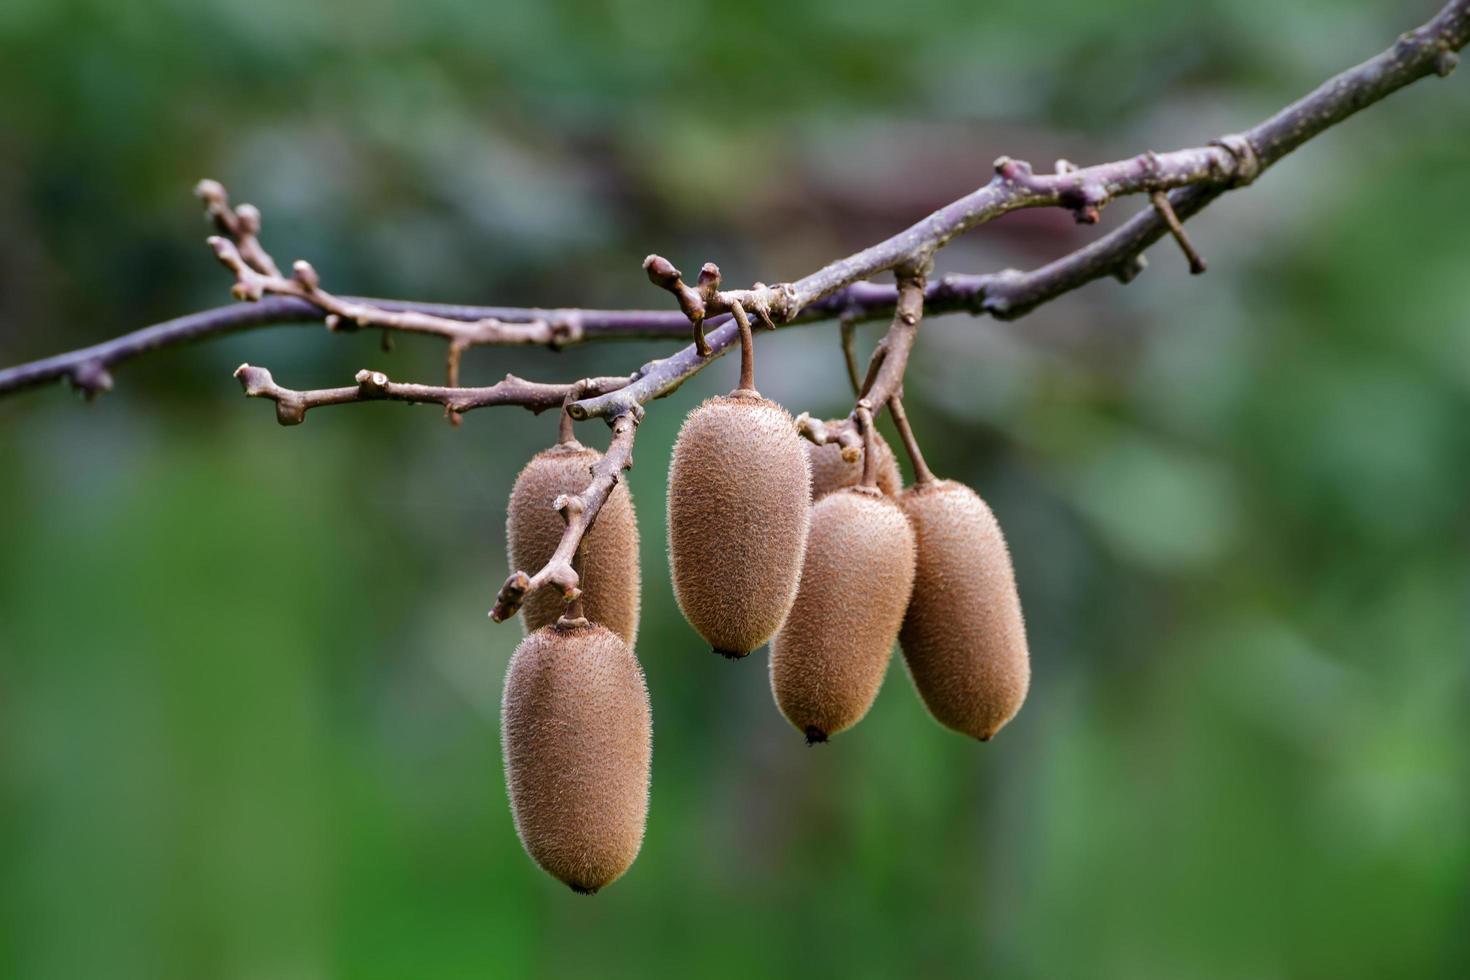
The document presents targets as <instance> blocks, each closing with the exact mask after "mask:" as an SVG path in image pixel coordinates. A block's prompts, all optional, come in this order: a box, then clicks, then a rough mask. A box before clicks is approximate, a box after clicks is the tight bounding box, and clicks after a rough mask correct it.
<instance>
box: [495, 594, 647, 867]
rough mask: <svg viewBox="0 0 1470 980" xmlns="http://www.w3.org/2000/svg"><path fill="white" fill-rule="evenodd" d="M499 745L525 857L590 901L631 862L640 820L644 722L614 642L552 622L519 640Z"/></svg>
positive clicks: (640, 684)
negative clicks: (529, 857)
mask: <svg viewBox="0 0 1470 980" xmlns="http://www.w3.org/2000/svg"><path fill="white" fill-rule="evenodd" d="M500 724H501V746H502V751H503V752H504V753H505V782H506V786H507V788H508V789H509V791H510V806H511V814H512V816H513V817H514V818H515V825H516V833H517V834H518V835H519V836H520V839H521V843H522V845H524V846H525V848H526V853H527V854H529V855H531V857H532V858H533V859H534V860H535V861H536V863H537V864H539V865H540V866H541V867H542V868H543V869H544V870H545V871H546V872H547V873H548V874H551V875H552V876H554V877H556V878H558V879H560V880H561V881H563V882H565V883H566V884H567V885H569V886H571V888H572V889H573V890H574V891H577V892H582V893H585V894H591V893H593V892H595V891H597V890H598V889H599V888H603V887H605V886H607V885H609V884H611V883H612V882H614V881H616V880H617V879H618V877H619V876H621V875H622V874H623V872H624V871H626V870H628V867H629V866H630V865H631V864H632V863H633V859H634V858H636V857H637V856H638V850H639V848H640V847H641V846H642V844H643V828H644V824H645V823H646V822H647V818H648V782H649V774H650V766H651V764H652V760H653V716H652V711H651V710H650V708H649V704H648V687H647V684H646V683H645V682H644V679H643V669H642V668H641V667H640V666H639V664H638V660H637V658H636V657H635V656H634V655H633V651H632V650H631V649H630V648H629V647H628V645H627V644H626V643H624V642H623V640H622V638H620V637H619V636H618V635H617V634H616V633H613V632H612V631H611V630H609V629H607V628H606V627H604V626H599V625H597V624H595V623H589V622H587V621H586V620H585V619H583V620H571V621H568V620H562V621H560V622H559V623H557V624H556V625H553V626H545V627H542V628H541V629H539V630H536V631H535V632H534V633H532V634H530V635H529V636H527V637H526V638H525V639H524V640H522V641H521V644H520V646H518V647H517V648H516V652H515V655H514V656H513V657H512V658H511V662H510V668H509V670H508V671H507V672H506V676H505V695H504V697H503V699H502V702H501V712H500Z"/></svg>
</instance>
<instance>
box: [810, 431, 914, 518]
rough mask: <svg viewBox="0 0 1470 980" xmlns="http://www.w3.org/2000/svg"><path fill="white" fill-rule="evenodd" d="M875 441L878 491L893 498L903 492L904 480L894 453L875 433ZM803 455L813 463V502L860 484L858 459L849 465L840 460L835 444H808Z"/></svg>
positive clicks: (861, 462) (840, 452) (845, 461)
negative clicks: (876, 444) (805, 454)
mask: <svg viewBox="0 0 1470 980" xmlns="http://www.w3.org/2000/svg"><path fill="white" fill-rule="evenodd" d="M838 424H840V423H839V422H837V421H836V420H833V421H830V422H827V423H826V425H827V426H829V427H833V426H836V425H838ZM874 439H875V440H876V442H877V443H878V489H879V490H882V491H883V492H884V493H885V494H886V495H888V496H890V497H896V496H898V493H899V491H900V490H902V489H903V476H902V475H901V474H900V473H899V471H898V460H896V459H895V458H894V456H893V450H892V449H890V448H889V446H888V443H887V442H885V441H884V439H883V437H882V436H881V435H878V434H877V433H874ZM806 451H807V455H808V456H810V457H811V463H812V500H813V501H817V500H821V499H822V498H823V497H825V496H827V494H829V493H831V492H833V491H834V490H841V489H843V488H844V487H855V486H857V485H858V484H859V483H861V482H863V460H862V457H861V456H859V457H858V458H857V459H855V460H853V461H852V462H848V461H847V460H845V459H843V458H842V447H841V446H839V445H838V444H837V443H835V442H827V443H823V444H822V445H820V446H819V445H817V444H816V443H813V442H808V443H807V447H806Z"/></svg>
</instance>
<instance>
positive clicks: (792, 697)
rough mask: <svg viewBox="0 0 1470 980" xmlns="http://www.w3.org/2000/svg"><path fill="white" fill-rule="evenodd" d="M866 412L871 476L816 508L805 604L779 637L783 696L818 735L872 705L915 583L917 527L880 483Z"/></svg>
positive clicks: (800, 725)
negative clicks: (915, 533)
mask: <svg viewBox="0 0 1470 980" xmlns="http://www.w3.org/2000/svg"><path fill="white" fill-rule="evenodd" d="M859 414H860V416H861V417H862V425H863V429H864V452H863V459H864V465H863V476H862V480H861V482H860V483H859V485H858V486H855V487H848V488H845V489H841V490H837V491H836V492H833V493H830V494H828V495H827V496H825V497H823V498H821V499H820V500H818V501H817V503H816V505H815V506H814V507H813V508H812V527H811V533H810V536H809V538H808V540H807V550H806V560H805V563H804V564H803V566H802V570H801V585H800V588H799V589H798V591H797V595H796V603H795V605H794V606H792V609H791V614H790V615H789V616H788V617H787V618H786V622H785V623H784V624H783V625H782V626H781V630H780V632H779V633H777V634H776V639H775V640H774V641H772V643H771V690H772V693H773V694H774V695H775V698H776V704H777V706H778V707H780V709H781V713H782V714H783V715H785V716H786V719H787V720H788V721H790V722H791V724H792V725H794V726H795V727H796V729H797V731H799V732H801V733H802V734H804V735H805V736H806V739H807V742H808V744H814V743H818V742H825V741H827V739H828V738H830V737H831V736H833V735H835V734H837V733H838V732H841V731H844V730H845V729H848V728H851V727H852V726H853V725H855V724H857V722H858V721H860V720H861V719H862V717H863V716H864V715H865V714H867V712H868V709H869V708H870V707H871V706H872V704H873V701H874V699H875V698H876V697H877V696H878V690H879V688H880V687H881V686H882V684H883V676H884V674H885V673H886V672H887V670H888V661H889V658H890V655H891V654H892V651H893V644H894V641H895V640H897V639H898V632H899V627H900V626H901V625H902V623H903V618H904V611H905V609H907V608H908V605H909V593H910V591H911V590H912V588H913V584H914V566H915V552H914V534H913V531H911V530H910V529H909V522H908V520H907V519H906V518H905V517H904V513H903V511H902V510H900V509H899V506H898V504H897V503H895V502H894V501H893V500H892V499H891V498H889V497H887V496H885V495H884V494H883V493H882V492H881V491H880V490H879V489H878V488H877V485H876V483H877V472H878V468H879V467H878V461H877V457H878V453H877V452H876V444H877V440H876V439H875V438H874V436H875V435H876V433H874V432H873V421H872V416H871V415H870V414H869V413H868V411H867V410H866V408H864V409H860V412H859ZM890 458H891V456H890Z"/></svg>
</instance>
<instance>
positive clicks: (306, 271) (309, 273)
mask: <svg viewBox="0 0 1470 980" xmlns="http://www.w3.org/2000/svg"><path fill="white" fill-rule="evenodd" d="M291 278H292V279H295V280H296V281H297V282H298V283H300V284H301V288H302V289H304V290H306V291H307V292H308V293H314V292H316V291H317V290H318V289H319V288H320V287H321V284H322V280H321V277H320V276H318V275H317V274H316V269H314V268H312V265H311V263H310V262H308V261H306V260H305V259H297V260H296V261H295V262H293V263H291Z"/></svg>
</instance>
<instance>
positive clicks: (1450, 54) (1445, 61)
mask: <svg viewBox="0 0 1470 980" xmlns="http://www.w3.org/2000/svg"><path fill="white" fill-rule="evenodd" d="M1441 43H1443V42H1441ZM1459 63H1460V56H1459V55H1458V54H1456V53H1455V52H1454V51H1452V50H1450V49H1449V48H1444V49H1443V50H1441V51H1440V52H1439V54H1437V55H1435V58H1434V73H1435V74H1436V75H1438V76H1439V77H1440V78H1449V77H1450V73H1451V72H1453V71H1454V70H1455V66H1456V65H1458V64H1459Z"/></svg>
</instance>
